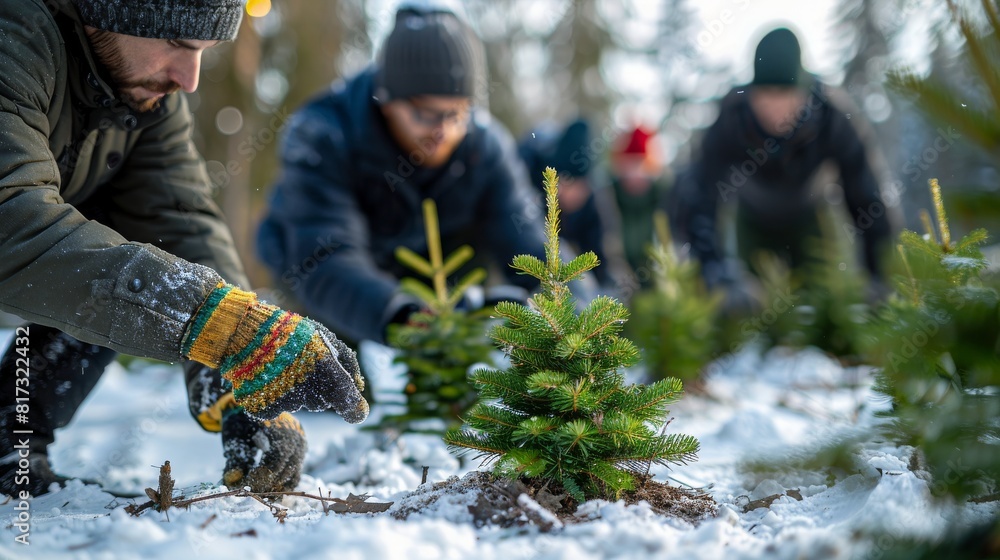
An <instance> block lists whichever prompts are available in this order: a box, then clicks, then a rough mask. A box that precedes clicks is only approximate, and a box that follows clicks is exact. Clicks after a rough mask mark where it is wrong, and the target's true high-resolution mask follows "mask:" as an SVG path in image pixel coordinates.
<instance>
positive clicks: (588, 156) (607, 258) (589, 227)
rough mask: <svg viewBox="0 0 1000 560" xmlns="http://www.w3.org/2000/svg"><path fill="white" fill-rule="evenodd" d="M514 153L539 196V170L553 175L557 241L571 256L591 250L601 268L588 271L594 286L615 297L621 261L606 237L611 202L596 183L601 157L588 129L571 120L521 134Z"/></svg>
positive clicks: (542, 185)
mask: <svg viewBox="0 0 1000 560" xmlns="http://www.w3.org/2000/svg"><path fill="white" fill-rule="evenodd" d="M518 154H520V156H521V159H523V160H524V162H525V165H526V166H527V167H528V172H529V175H530V177H531V182H532V184H533V185H534V186H535V188H536V189H538V192H539V193H544V192H545V185H544V183H543V181H542V172H543V171H545V168H546V167H552V168H554V169H555V170H556V172H557V173H559V209H560V210H561V211H562V214H561V215H560V224H561V229H560V233H559V237H561V238H563V239H564V240H565V241H567V242H568V243H569V244H570V245H571V247H572V249H573V250H574V251H575V252H577V253H585V252H587V251H591V252H593V253H594V254H595V255H597V258H598V259H599V260H600V261H601V265H600V266H598V267H597V268H595V269H594V270H593V271H592V272H593V274H594V279H595V280H596V282H597V286H596V287H595V288H596V289H598V290H599V291H602V292H611V293H615V294H617V292H618V290H619V288H620V286H619V284H620V283H621V276H622V274H621V272H622V270H621V268H622V263H621V262H620V261H621V260H622V258H621V256H620V253H621V252H622V251H621V250H620V249H618V247H617V245H615V246H611V245H613V244H614V243H615V242H620V240H619V239H617V238H614V239H609V238H608V235H607V234H608V231H607V227H608V222H609V221H613V219H609V218H614V216H609V215H607V212H614V208H613V205H614V202H613V201H612V200H610V197H605V196H603V195H607V194H608V193H606V192H600V191H601V190H602V189H601V188H599V187H600V186H599V185H597V184H596V181H597V177H598V174H597V171H596V169H595V167H596V165H595V164H596V160H597V158H599V157H601V156H602V155H603V154H600V153H597V152H595V151H594V149H593V147H592V142H591V134H590V125H589V124H588V123H587V121H585V120H583V119H575V120H573V121H572V122H570V123H569V124H568V125H566V127H565V128H561V127H555V126H550V125H543V126H539V127H536V128H535V129H533V130H531V131H530V132H529V133H527V134H525V135H524V137H523V138H522V139H521V141H520V142H519V143H518Z"/></svg>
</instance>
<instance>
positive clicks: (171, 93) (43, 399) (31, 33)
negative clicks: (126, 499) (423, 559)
mask: <svg viewBox="0 0 1000 560" xmlns="http://www.w3.org/2000/svg"><path fill="white" fill-rule="evenodd" d="M242 12H243V0H146V1H144V2H142V3H135V2H128V1H126V0H19V1H18V2H0V38H2V40H0V310H3V311H7V312H10V313H13V314H16V315H19V316H20V317H22V318H24V319H26V320H28V321H30V323H29V324H28V325H26V326H24V327H21V328H18V329H17V330H16V331H15V333H14V337H13V338H12V339H11V342H10V346H9V347H8V348H7V350H6V352H5V353H4V356H3V359H2V361H0V395H2V397H0V492H4V493H6V494H10V495H17V494H22V493H27V494H28V495H37V494H40V493H44V492H46V491H49V490H50V487H51V484H52V483H54V482H55V483H62V482H64V481H65V480H66V479H65V478H64V477H60V476H57V475H55V474H53V473H52V471H51V469H50V466H49V462H48V459H47V455H46V448H47V446H48V444H49V443H51V442H52V441H53V439H54V434H53V432H54V430H55V429H56V428H59V427H62V426H64V425H65V424H66V423H67V422H69V420H70V418H71V417H72V415H73V413H74V412H75V410H76V409H77V408H78V407H79V405H80V404H81V403H82V401H83V399H84V398H85V397H86V395H87V393H88V392H89V391H90V389H92V388H93V386H94V384H95V383H96V382H97V379H98V378H99V377H100V375H101V373H102V372H103V370H104V368H105V366H106V365H107V364H108V363H109V362H110V361H111V360H112V359H113V357H114V355H115V353H116V352H123V353H127V354H131V355H137V356H144V357H149V358H157V359H161V360H166V361H171V362H180V361H184V360H185V359H190V361H187V362H186V365H185V369H186V372H187V374H188V383H189V393H190V396H191V397H192V398H191V406H192V413H193V414H194V415H195V416H196V417H197V418H198V420H199V422H200V423H201V424H202V426H203V427H205V428H206V429H210V430H214V431H221V432H222V439H223V448H224V453H225V455H226V467H225V469H226V470H225V472H224V475H223V480H224V482H225V483H226V484H229V485H241V486H242V485H250V486H251V487H254V489H255V490H273V489H281V488H288V487H291V486H294V485H295V484H296V483H297V482H298V478H299V474H300V469H301V463H302V459H303V457H304V453H305V439H304V436H303V435H302V430H301V427H300V426H299V425H298V423H297V422H296V421H295V420H294V418H292V417H291V416H290V415H289V414H288V412H294V411H295V410H297V409H299V408H302V407H305V408H308V409H310V410H325V409H329V408H332V409H333V410H335V411H336V412H338V413H340V414H341V415H342V416H344V418H345V419H347V420H348V421H351V422H360V421H361V420H363V419H364V417H365V416H366V415H367V410H368V408H367V403H365V401H364V399H363V398H361V394H360V392H359V389H360V387H361V386H362V385H363V381H362V379H361V376H360V373H359V372H358V368H357V362H356V359H355V356H354V354H353V352H351V351H350V350H349V349H347V348H346V347H345V346H344V345H343V344H342V343H341V342H340V341H338V340H337V339H336V337H335V336H334V335H333V334H332V333H330V332H329V331H328V330H326V329H325V328H324V327H322V325H319V324H317V323H315V322H313V321H311V320H309V319H306V318H303V317H300V316H298V315H295V314H292V313H288V312H285V311H283V310H281V309H278V308H276V307H274V306H270V305H267V304H265V303H263V302H261V301H259V300H257V299H256V297H255V296H254V294H253V293H252V292H247V291H243V290H242V289H240V288H238V287H237V286H242V287H244V288H248V287H249V286H248V282H247V279H246V276H245V274H244V272H243V268H242V265H241V264H240V262H239V258H238V257H237V255H236V252H235V249H234V246H233V241H232V238H231V234H230V232H229V231H228V229H227V228H226V226H225V224H224V222H223V219H222V216H221V213H220V211H219V209H218V208H217V206H216V205H215V204H214V203H213V201H212V198H211V190H210V187H209V179H208V176H207V173H206V170H205V166H204V162H203V161H202V159H201V158H200V156H199V155H198V154H197V152H196V151H195V148H194V146H193V143H192V139H191V127H192V124H191V116H190V112H189V110H188V107H187V104H186V102H185V98H184V96H183V95H182V94H181V93H180V92H179V91H178V90H184V91H187V92H193V91H194V90H195V88H196V87H197V84H198V72H199V65H200V60H201V54H202V52H203V51H204V50H205V49H206V48H211V47H212V46H214V45H216V44H218V43H219V42H222V41H231V40H233V39H234V38H235V36H236V32H237V28H238V27H239V24H240V21H241V18H242ZM201 364H204V365H201ZM258 451H263V452H264V453H263V458H262V459H259V460H258V459H257V458H256V456H257V455H259V453H258ZM97 474H98V475H101V474H103V473H97Z"/></svg>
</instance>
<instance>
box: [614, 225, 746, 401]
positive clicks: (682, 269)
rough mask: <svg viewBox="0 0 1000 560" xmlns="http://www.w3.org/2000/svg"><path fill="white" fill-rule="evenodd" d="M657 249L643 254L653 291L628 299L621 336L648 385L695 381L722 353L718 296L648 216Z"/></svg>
mask: <svg viewBox="0 0 1000 560" xmlns="http://www.w3.org/2000/svg"><path fill="white" fill-rule="evenodd" d="M653 222H654V225H655V230H656V237H657V241H658V243H657V244H656V245H653V246H650V247H649V248H648V249H647V252H648V254H649V256H650V259H652V262H653V263H655V269H654V271H653V273H654V278H653V281H654V284H653V289H651V290H644V291H642V292H640V293H638V294H636V295H635V297H634V298H633V299H632V303H631V306H630V307H631V308H632V318H631V320H630V321H629V324H628V327H627V330H626V334H627V335H629V336H630V337H631V338H633V339H634V340H635V341H636V343H637V344H638V345H639V347H640V348H641V349H642V354H643V360H642V362H643V363H644V364H645V365H646V369H647V371H648V373H649V375H650V377H651V378H653V379H663V378H666V377H678V378H680V379H681V380H682V381H684V382H685V383H687V382H689V381H693V380H696V379H698V377H699V375H700V374H701V372H702V369H703V368H704V367H705V366H706V365H707V364H708V363H709V362H711V361H712V359H714V358H715V357H717V355H718V354H720V353H721V352H722V351H723V350H726V349H728V346H727V345H725V344H724V343H725V341H726V340H728V338H727V337H725V336H723V333H722V332H721V328H720V324H721V323H720V321H719V320H718V315H719V312H720V306H721V303H722V294H720V293H716V294H709V293H708V292H707V290H706V288H705V285H704V282H702V280H701V273H700V272H699V270H698V265H697V263H696V262H695V261H693V260H686V261H685V260H681V259H680V258H678V256H677V254H676V252H675V251H674V250H673V244H672V242H671V240H670V228H669V225H668V223H667V216H666V214H665V213H664V212H662V211H657V212H656V214H654V216H653Z"/></svg>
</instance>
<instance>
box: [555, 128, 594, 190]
mask: <svg viewBox="0 0 1000 560" xmlns="http://www.w3.org/2000/svg"><path fill="white" fill-rule="evenodd" d="M590 159H591V150H590V125H588V124H587V121H585V120H582V119H577V120H575V121H573V122H572V123H570V124H569V126H567V127H566V130H564V131H563V133H562V136H561V137H560V138H559V141H558V142H556V145H555V149H554V150H553V153H552V159H551V160H550V162H549V163H548V164H547V165H551V166H552V167H554V168H555V170H556V171H557V172H558V173H559V175H561V176H563V177H586V176H587V175H588V174H589V173H590V167H591V161H590Z"/></svg>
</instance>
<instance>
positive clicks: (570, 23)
mask: <svg viewBox="0 0 1000 560" xmlns="http://www.w3.org/2000/svg"><path fill="white" fill-rule="evenodd" d="M548 46H549V49H550V56H551V58H550V61H549V75H550V76H551V77H552V83H554V84H556V85H557V86H561V87H562V91H559V92H555V94H554V96H553V97H552V99H554V100H555V99H558V100H559V101H560V102H559V106H561V107H562V108H563V109H564V111H563V114H561V115H560V117H561V120H566V119H567V118H570V117H573V116H574V115H573V114H566V113H567V112H568V111H573V112H575V113H576V114H579V115H585V116H587V117H588V118H590V119H591V120H592V122H593V121H596V124H597V125H598V126H599V127H601V126H605V125H606V124H607V123H608V122H609V114H610V111H611V107H612V105H613V101H614V100H613V99H612V96H613V93H612V91H611V90H610V88H608V84H606V83H605V81H604V76H603V74H602V73H601V55H602V53H603V52H604V50H605V49H608V48H611V47H613V46H614V39H613V37H612V36H611V34H610V33H609V32H608V31H607V29H605V27H604V25H602V23H601V19H600V16H599V14H598V12H597V0H577V1H575V2H573V3H572V5H571V7H570V9H569V10H567V11H566V14H565V15H564V16H563V19H562V21H560V22H559V25H557V26H556V29H555V31H554V32H553V33H552V35H551V36H550V37H549V40H548Z"/></svg>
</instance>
